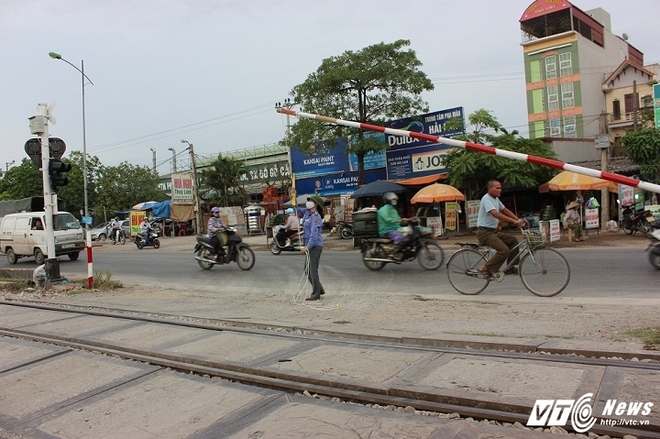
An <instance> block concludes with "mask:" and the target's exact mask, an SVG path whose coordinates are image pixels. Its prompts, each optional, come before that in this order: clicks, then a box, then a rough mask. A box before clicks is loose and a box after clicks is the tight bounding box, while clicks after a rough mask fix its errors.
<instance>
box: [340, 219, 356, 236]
mask: <svg viewBox="0 0 660 439" xmlns="http://www.w3.org/2000/svg"><path fill="white" fill-rule="evenodd" d="M337 232H338V233H339V236H341V239H352V238H353V223H348V222H346V221H339V222H338V223H337Z"/></svg>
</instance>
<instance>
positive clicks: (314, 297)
mask: <svg viewBox="0 0 660 439" xmlns="http://www.w3.org/2000/svg"><path fill="white" fill-rule="evenodd" d="M312 300H321V296H309V297H308V298H307V299H305V301H306V302H309V301H312Z"/></svg>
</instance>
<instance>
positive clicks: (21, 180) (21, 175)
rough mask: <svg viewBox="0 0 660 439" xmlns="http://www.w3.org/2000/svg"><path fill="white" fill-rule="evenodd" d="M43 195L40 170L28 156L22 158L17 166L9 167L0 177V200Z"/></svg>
mask: <svg viewBox="0 0 660 439" xmlns="http://www.w3.org/2000/svg"><path fill="white" fill-rule="evenodd" d="M43 196H44V185H43V176H42V174H41V170H40V169H39V168H37V166H36V165H35V164H34V162H33V161H32V160H30V159H28V158H24V159H23V160H22V161H21V163H20V164H19V165H18V166H14V167H13V168H10V169H9V170H8V171H7V172H5V174H4V176H3V177H2V179H0V200H20V199H21V198H28V197H43Z"/></svg>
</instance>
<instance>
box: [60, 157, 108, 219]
mask: <svg viewBox="0 0 660 439" xmlns="http://www.w3.org/2000/svg"><path fill="white" fill-rule="evenodd" d="M63 161H65V162H67V163H70V164H71V171H70V172H68V173H67V174H66V176H67V178H68V179H69V183H68V184H67V185H66V186H64V187H62V188H61V189H60V190H59V191H58V193H57V196H58V197H59V198H61V199H63V200H66V203H67V210H68V211H69V212H71V213H73V214H74V215H78V214H79V212H80V211H81V210H83V211H84V209H85V190H84V188H85V184H84V180H83V168H84V167H83V153H82V152H80V151H71V153H70V154H68V155H67V157H66V158H64V159H63ZM86 165H87V207H88V210H92V211H93V210H94V206H95V205H96V202H97V198H98V191H97V179H98V176H99V171H100V169H101V161H100V160H99V158H98V157H96V156H89V155H88V157H87V164H86Z"/></svg>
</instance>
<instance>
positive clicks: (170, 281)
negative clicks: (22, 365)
mask: <svg viewBox="0 0 660 439" xmlns="http://www.w3.org/2000/svg"><path fill="white" fill-rule="evenodd" d="M129 245H130V246H131V247H132V248H130V249H129V248H128V246H129ZM126 247H127V248H126V249H125V250H126V251H121V252H109V251H104V249H101V250H95V252H94V271H95V272H109V273H111V274H112V278H113V279H116V280H119V281H122V282H126V283H129V284H138V285H139V284H145V285H149V286H151V287H157V286H161V287H163V288H166V289H191V290H201V291H223V290H224V291H231V290H233V291H252V292H269V291H273V290H276V291H277V290H279V291H295V289H297V288H299V285H300V283H301V282H304V279H303V278H302V276H303V274H302V271H303V264H304V256H302V255H301V254H299V253H282V254H280V255H278V256H275V255H272V254H271V253H270V252H266V251H255V254H256V263H255V265H254V267H253V268H252V270H250V271H243V270H241V269H240V268H239V267H238V266H237V265H236V264H235V263H232V264H229V265H222V266H218V265H216V266H215V267H213V268H212V269H211V270H210V271H205V270H202V269H201V268H200V267H199V265H198V264H197V261H195V259H194V257H193V256H194V255H193V253H192V249H190V251H182V250H177V251H172V250H167V249H165V248H161V249H159V250H154V249H153V248H146V249H144V250H142V251H138V250H136V249H135V247H134V246H132V245H131V244H130V243H127V244H126ZM560 251H561V253H562V254H563V255H564V256H565V257H566V258H567V259H568V261H569V264H570V266H571V280H570V283H569V285H568V287H567V288H566V289H565V290H564V291H563V292H562V293H561V294H559V296H557V297H562V298H564V299H566V298H572V299H574V300H581V299H584V300H593V299H601V298H606V299H610V300H613V301H617V300H619V301H621V303H626V301H629V300H631V299H657V298H658V291H657V290H658V287H657V285H658V276H660V272H658V271H657V270H655V269H653V267H651V265H650V263H649V262H648V254H647V253H646V252H645V251H644V248H643V247H586V248H576V249H560ZM450 254H451V251H445V262H446V260H447V258H448V257H449V255H450ZM0 267H7V268H9V267H12V266H10V265H9V264H8V262H7V260H6V259H5V258H2V259H0ZM13 267H19V268H31V267H34V262H32V260H31V259H22V260H20V261H19V263H18V264H17V265H14V266H13ZM60 271H61V273H62V275H64V276H67V277H70V278H85V277H86V276H87V264H86V259H85V256H84V253H83V254H81V257H80V259H79V260H78V261H69V260H68V259H67V258H64V260H63V261H62V262H61V264H60ZM320 276H321V281H322V282H323V283H324V285H325V287H326V289H327V290H329V291H335V292H340V291H341V292H360V293H361V294H369V293H394V294H396V293H403V294H410V293H417V294H422V295H429V296H436V297H437V296H447V297H448V298H449V297H450V298H452V299H457V298H459V297H464V298H465V299H466V300H479V299H486V298H488V299H495V298H497V299H505V298H506V299H511V300H518V299H520V298H524V297H535V296H532V294H531V293H529V292H528V291H527V290H526V289H525V288H524V287H523V285H522V283H521V281H520V278H518V277H517V276H507V277H506V278H505V279H504V280H503V281H502V282H501V283H497V282H491V284H490V285H489V286H488V288H487V289H486V290H485V291H483V292H482V293H481V294H480V295H478V296H462V295H460V294H459V293H457V292H456V291H455V290H454V289H453V288H452V287H451V285H450V284H449V282H448V280H447V273H446V269H445V267H444V264H443V266H442V267H440V268H439V269H438V270H436V271H426V270H424V269H423V268H422V267H421V266H420V265H419V264H418V263H417V261H413V262H405V263H403V264H401V265H395V264H388V265H387V266H386V267H385V268H384V269H383V270H382V271H379V272H372V271H370V270H368V269H367V268H366V267H365V266H364V265H363V263H362V259H361V255H360V253H359V252H358V251H331V250H326V251H324V252H323V255H322V258H321V269H320Z"/></svg>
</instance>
